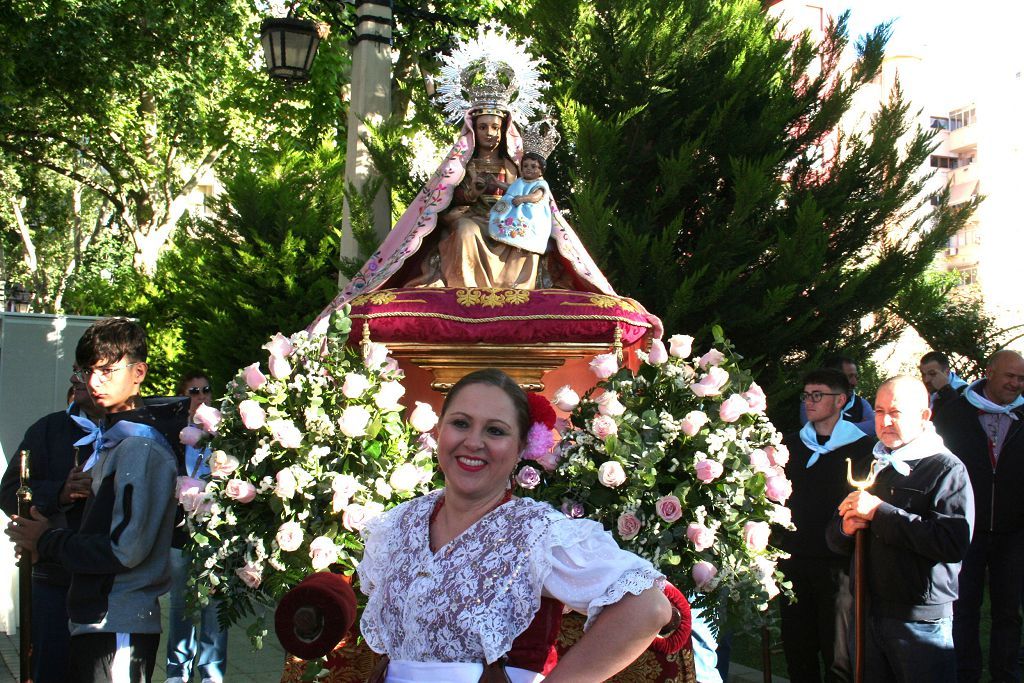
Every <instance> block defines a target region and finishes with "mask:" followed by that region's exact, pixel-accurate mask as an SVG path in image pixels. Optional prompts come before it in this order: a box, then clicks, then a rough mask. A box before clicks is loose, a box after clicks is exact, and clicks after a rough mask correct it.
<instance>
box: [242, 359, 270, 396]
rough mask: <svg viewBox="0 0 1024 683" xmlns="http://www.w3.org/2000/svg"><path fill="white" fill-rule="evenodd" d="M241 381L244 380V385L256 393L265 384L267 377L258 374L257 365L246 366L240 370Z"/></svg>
mask: <svg viewBox="0 0 1024 683" xmlns="http://www.w3.org/2000/svg"><path fill="white" fill-rule="evenodd" d="M242 379H244V380H245V385H246V386H247V387H249V388H250V389H252V390H253V391H256V390H257V389H259V388H260V387H262V386H263V385H264V384H266V383H267V376H266V375H264V374H263V373H262V372H260V364H259V363H253V364H252V365H246V366H245V368H244V369H243V370H242Z"/></svg>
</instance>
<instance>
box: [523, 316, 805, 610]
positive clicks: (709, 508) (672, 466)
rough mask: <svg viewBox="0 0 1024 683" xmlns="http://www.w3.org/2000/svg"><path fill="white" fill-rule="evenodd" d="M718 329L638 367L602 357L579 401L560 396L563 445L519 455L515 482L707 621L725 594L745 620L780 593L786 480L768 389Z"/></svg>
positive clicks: (658, 350) (659, 350)
mask: <svg viewBox="0 0 1024 683" xmlns="http://www.w3.org/2000/svg"><path fill="white" fill-rule="evenodd" d="M714 333H715V344H716V346H718V347H719V348H717V349H716V348H712V349H710V350H708V351H707V352H706V353H704V354H703V355H699V356H698V355H694V354H693V353H692V344H693V339H692V338H691V337H688V336H684V335H675V336H673V337H671V338H670V339H669V340H668V341H669V346H668V348H666V346H665V345H664V344H663V343H662V342H661V341H660V340H658V341H655V342H654V343H653V345H652V347H651V349H650V353H643V352H639V353H638V355H639V357H640V361H641V365H640V368H639V370H638V372H636V373H634V372H633V371H631V370H630V369H629V368H620V367H619V362H618V359H617V358H616V356H615V354H611V353H609V354H603V355H599V356H597V357H596V358H595V359H594V360H593V361H592V362H591V364H590V368H591V370H592V371H593V372H594V373H595V374H596V375H597V377H598V379H599V382H598V383H597V386H596V387H595V388H594V389H591V390H590V391H588V392H587V393H586V394H585V395H584V396H583V397H582V398H581V397H580V396H578V395H577V394H576V392H574V391H573V390H572V389H571V388H569V387H563V388H562V389H560V390H559V391H558V392H557V393H556V395H555V397H554V404H555V406H556V407H558V408H559V409H560V410H563V411H565V412H568V413H569V414H570V417H569V420H568V422H564V421H563V424H562V426H561V429H560V432H561V441H560V442H559V443H558V445H557V446H556V447H555V448H554V449H553V450H551V451H549V452H547V453H538V454H534V455H532V456H531V454H526V455H525V456H524V459H523V460H522V462H521V463H520V466H519V469H518V471H517V474H516V480H517V482H518V484H519V487H520V488H521V489H523V491H522V492H523V494H524V495H530V496H533V497H536V498H541V499H544V500H547V501H549V502H551V503H552V504H554V505H555V506H556V507H560V508H561V509H562V511H563V512H565V514H567V515H569V516H572V517H590V518H592V519H596V520H598V521H600V522H601V523H603V524H604V526H605V527H606V528H607V529H608V530H609V531H611V532H612V533H613V534H614V535H615V536H616V539H617V540H618V541H619V542H620V545H622V546H623V547H625V548H628V549H630V550H632V551H633V552H636V553H637V554H639V555H642V556H644V557H646V558H648V559H650V560H651V561H652V562H653V563H654V564H655V566H658V567H659V568H660V569H661V570H662V571H663V572H664V573H665V574H666V576H668V578H669V580H670V581H671V582H672V583H673V584H675V585H676V586H677V587H678V588H680V589H681V590H682V591H683V592H684V593H686V594H687V595H688V596H689V598H690V600H691V602H692V603H693V604H694V606H695V607H700V606H706V607H709V608H711V612H712V614H711V615H710V616H712V617H714V614H715V613H717V612H718V610H717V607H718V606H719V604H720V603H721V601H722V600H726V601H727V613H728V615H729V617H730V621H731V622H733V626H734V628H737V629H742V628H743V627H744V626H746V627H751V626H753V625H754V624H758V623H763V621H764V619H763V617H761V618H758V616H759V612H763V611H765V610H766V609H767V606H768V602H769V601H770V600H771V599H772V598H774V597H775V596H777V595H778V594H779V593H780V592H781V590H788V588H789V586H788V584H786V583H785V582H784V580H783V577H782V575H781V573H780V572H779V571H778V570H777V569H776V563H777V561H778V559H779V558H780V556H781V555H782V553H781V551H779V550H778V549H776V548H773V547H772V546H771V545H769V540H770V533H771V525H772V524H775V525H778V526H781V527H785V528H792V522H791V518H790V512H789V509H788V508H786V507H785V502H786V499H787V498H788V497H789V495H790V494H791V493H792V486H791V484H790V482H789V481H788V480H787V479H786V477H785V474H784V472H783V466H784V465H785V464H786V462H787V460H788V457H789V455H788V451H787V450H786V448H785V446H783V445H782V443H781V441H782V437H781V434H780V433H779V432H778V431H777V430H776V429H775V428H774V427H773V426H772V424H771V422H769V420H768V418H767V417H766V416H765V408H766V400H765V395H764V392H763V391H762V390H761V388H760V387H758V386H757V384H756V383H754V382H752V381H751V379H750V376H749V375H748V374H746V373H745V372H744V371H743V370H742V369H741V368H740V367H739V365H738V364H737V359H736V356H735V354H734V353H733V352H732V347H731V345H729V343H728V342H727V341H726V340H725V339H724V338H723V336H722V332H721V330H720V329H718V328H716V329H715V330H714ZM719 349H721V350H719Z"/></svg>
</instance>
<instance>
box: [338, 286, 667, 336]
mask: <svg viewBox="0 0 1024 683" xmlns="http://www.w3.org/2000/svg"><path fill="white" fill-rule="evenodd" d="M366 320H369V322H370V333H371V334H370V336H371V338H372V339H373V340H374V341H377V342H384V343H387V342H435V343H451V342H463V343H466V342H468V343H478V342H483V343H490V344H514V343H518V344H523V343H526V344H529V343H540V342H579V343H586V342H610V341H611V340H612V339H613V337H614V334H615V328H616V327H618V328H619V329H620V330H621V331H622V343H623V344H625V345H629V344H632V343H633V342H635V341H637V340H639V339H640V338H641V337H643V336H644V334H645V333H646V332H647V331H648V330H649V329H651V324H650V322H648V320H647V315H646V312H645V311H644V308H643V307H642V306H641V305H640V304H638V303H637V302H635V301H633V300H632V299H626V298H623V297H617V296H609V295H607V294H595V293H592V292H576V291H569V290H565V289H534V290H527V289H488V288H463V289H458V288H456V289H442V288H426V287H424V288H405V289H380V290H377V291H375V292H370V293H369V294H363V295H361V296H358V297H356V298H355V299H353V300H352V322H353V330H352V337H351V338H352V339H353V340H354V341H358V340H359V339H361V338H362V327H363V323H364V321H366Z"/></svg>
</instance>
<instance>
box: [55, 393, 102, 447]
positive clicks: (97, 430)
mask: <svg viewBox="0 0 1024 683" xmlns="http://www.w3.org/2000/svg"><path fill="white" fill-rule="evenodd" d="M75 407H77V404H75V403H72V404H71V405H69V406H68V407H67V410H65V411H64V412H65V413H67V415H68V417H70V418H71V420H72V421H73V422H74V423H75V424H76V425H78V426H79V427H81V428H82V429H83V430H85V436H83V437H82V438H81V439H79V440H78V441H76V442H75V443H74V444H72V445H73V446H88V445H89V444H91V443H93V442H95V441H96V440H97V439H99V438H100V437H101V436H102V435H103V427H101V426H99V425H98V424H96V423H95V422H93V421H92V420H90V419H89V418H88V417H87V416H85V415H75V414H74V413H72V412H71V409H72V408H75Z"/></svg>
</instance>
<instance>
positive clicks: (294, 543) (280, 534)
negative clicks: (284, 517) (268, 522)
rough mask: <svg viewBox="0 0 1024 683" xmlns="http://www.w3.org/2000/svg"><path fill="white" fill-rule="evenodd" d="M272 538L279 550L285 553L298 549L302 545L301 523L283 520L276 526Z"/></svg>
mask: <svg viewBox="0 0 1024 683" xmlns="http://www.w3.org/2000/svg"><path fill="white" fill-rule="evenodd" d="M274 538H275V539H276V540H277V544H278V545H279V546H281V550H283V551H285V552H287V553H290V552H292V551H293V550H298V549H299V546H301V545H302V525H301V524H299V523H298V522H285V523H284V524H282V525H281V526H280V527H279V528H278V530H277V535H276V536H275V537H274Z"/></svg>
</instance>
